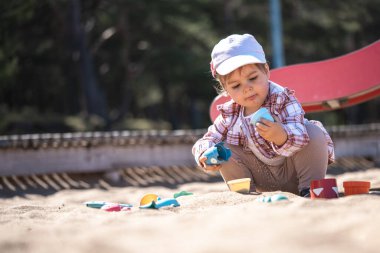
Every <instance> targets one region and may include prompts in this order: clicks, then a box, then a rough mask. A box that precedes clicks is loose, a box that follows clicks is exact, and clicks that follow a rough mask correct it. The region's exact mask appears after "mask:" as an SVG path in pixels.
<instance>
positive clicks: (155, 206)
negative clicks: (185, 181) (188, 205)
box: [140, 197, 180, 209]
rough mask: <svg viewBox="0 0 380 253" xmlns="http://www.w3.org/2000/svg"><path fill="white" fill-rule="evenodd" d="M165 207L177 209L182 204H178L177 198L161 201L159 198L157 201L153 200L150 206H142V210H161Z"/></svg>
mask: <svg viewBox="0 0 380 253" xmlns="http://www.w3.org/2000/svg"><path fill="white" fill-rule="evenodd" d="M165 206H173V207H176V206H180V204H179V203H178V201H177V200H176V199H175V198H169V199H161V198H160V197H158V199H157V201H154V200H153V201H152V202H150V203H148V204H145V205H142V206H140V208H141V209H147V208H152V209H159V208H161V207H165Z"/></svg>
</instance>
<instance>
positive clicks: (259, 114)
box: [250, 107, 274, 126]
mask: <svg viewBox="0 0 380 253" xmlns="http://www.w3.org/2000/svg"><path fill="white" fill-rule="evenodd" d="M262 118H263V119H267V120H269V121H272V122H274V119H273V117H272V115H271V114H270V113H269V111H268V109H267V108H264V107H263V108H260V109H259V110H257V111H256V112H255V113H254V114H253V115H252V116H251V120H250V122H251V124H252V125H254V126H256V123H257V122H260V120H261V119H262Z"/></svg>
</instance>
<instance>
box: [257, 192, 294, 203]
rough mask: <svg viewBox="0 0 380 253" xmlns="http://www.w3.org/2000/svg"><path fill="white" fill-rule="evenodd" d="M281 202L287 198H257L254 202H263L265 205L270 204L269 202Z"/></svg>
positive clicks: (275, 196)
mask: <svg viewBox="0 0 380 253" xmlns="http://www.w3.org/2000/svg"><path fill="white" fill-rule="evenodd" d="M282 200H289V199H288V197H286V196H285V195H282V194H275V195H273V196H262V197H259V198H257V199H256V200H255V201H257V202H265V203H271V202H277V201H282Z"/></svg>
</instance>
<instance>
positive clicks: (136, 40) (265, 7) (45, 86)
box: [0, 0, 380, 134]
mask: <svg viewBox="0 0 380 253" xmlns="http://www.w3.org/2000/svg"><path fill="white" fill-rule="evenodd" d="M281 2H282V18H283V35H284V49H285V59H286V64H287V65H289V64H295V63H303V62H311V61H316V60H323V59H328V58H332V57H336V56H340V55H342V54H345V53H348V52H351V51H353V50H355V49H358V48H361V47H363V46H366V45H368V44H370V43H372V42H374V41H376V40H378V39H379V38H380V29H379V28H380V15H378V14H379V13H380V1H379V0H372V1H370V0H361V1H356V0H346V1H327V0H320V1H302V0H282V1H281ZM269 27H270V25H269V1H266V0H257V1H250V0H191V1H190V0H185V1H181V0H166V1H164V0H158V1H151V0H138V1H137V0H136V1H135V0H114V1H109V0H108V1H107V0H86V1H84V0H82V1H80V0H12V1H1V3H0V134H14V133H38V132H67V131H88V130H120V129H152V128H154V129H186V128H205V127H207V126H208V125H209V124H210V120H209V117H208V107H209V104H210V102H211V101H212V99H213V97H214V96H215V94H216V93H215V91H214V89H213V88H212V86H213V80H212V78H211V75H210V73H209V61H210V56H209V55H210V51H211V49H212V47H213V45H214V44H215V43H216V42H217V41H219V40H220V39H221V38H222V37H225V36H227V35H229V34H231V33H252V34H254V35H255V36H256V38H257V39H258V40H259V41H260V42H261V43H262V45H263V46H264V48H265V50H266V53H267V59H269V60H271V58H272V53H271V43H270V30H269ZM379 106H380V100H379V99H376V100H373V101H370V102H366V103H363V104H361V105H358V106H354V107H351V108H347V109H344V110H338V111H333V112H328V113H318V114H310V115H307V117H308V118H309V119H320V120H323V121H324V123H325V124H327V125H332V124H358V123H368V122H379V121H380V116H379V115H380V114H379V112H378V111H379V110H378V109H377V108H379Z"/></svg>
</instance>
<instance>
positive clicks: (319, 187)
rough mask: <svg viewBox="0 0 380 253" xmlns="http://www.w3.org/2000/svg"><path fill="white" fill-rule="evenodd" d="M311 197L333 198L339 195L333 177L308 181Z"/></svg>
mask: <svg viewBox="0 0 380 253" xmlns="http://www.w3.org/2000/svg"><path fill="white" fill-rule="evenodd" d="M310 197H311V199H318V198H323V199H333V198H338V197H339V191H338V187H337V184H336V179H335V178H325V179H321V180H313V181H311V183H310Z"/></svg>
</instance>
